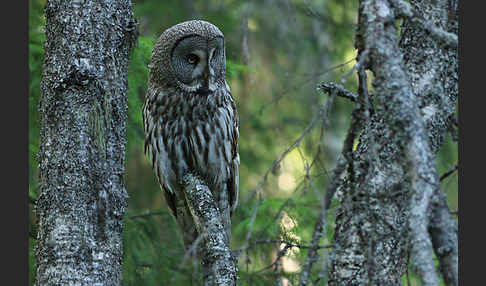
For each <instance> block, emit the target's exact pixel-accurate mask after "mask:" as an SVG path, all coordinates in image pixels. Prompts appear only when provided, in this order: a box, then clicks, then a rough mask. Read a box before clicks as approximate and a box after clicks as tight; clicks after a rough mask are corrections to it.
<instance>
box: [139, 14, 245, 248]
mask: <svg viewBox="0 0 486 286" xmlns="http://www.w3.org/2000/svg"><path fill="white" fill-rule="evenodd" d="M181 31H182V32H181ZM193 35H195V36H196V38H195V44H194V45H195V46H196V47H197V49H198V50H197V51H199V50H203V49H205V47H206V44H205V43H207V49H208V51H207V53H206V51H204V52H197V53H196V54H197V55H201V61H203V60H206V61H207V66H206V65H203V63H201V70H205V71H206V72H207V75H206V76H207V77H205V76H202V75H199V74H197V70H198V69H199V68H198V67H196V66H195V65H194V67H193V70H194V71H193V70H191V73H190V77H191V79H190V81H189V82H188V81H186V82H183V81H182V80H180V77H181V76H180V75H178V71H177V70H176V68H174V67H173V65H180V64H181V63H179V62H177V63H174V62H173V61H174V59H173V57H171V56H170V55H171V54H173V53H174V49H175V48H176V47H177V46H178V43H179V42H181V39H186V38H188V37H192V36H193ZM215 37H216V38H218V40H214V38H215ZM219 38H222V33H221V32H220V31H219V30H218V29H217V28H216V27H215V26H213V25H212V24H210V23H208V22H204V21H190V22H184V23H181V24H178V25H176V26H173V27H172V28H170V29H168V30H166V31H165V32H164V33H163V34H162V36H161V37H160V38H159V40H158V41H157V43H156V45H155V47H154V51H153V54H152V59H151V64H150V69H151V70H150V79H149V87H148V90H147V94H146V99H145V103H144V106H143V121H144V131H145V153H146V154H147V155H148V156H149V157H150V160H151V162H152V167H153V169H154V171H155V174H156V176H157V179H158V181H159V183H160V185H161V188H162V190H163V192H164V194H165V197H166V201H167V204H168V205H169V207H170V209H171V210H172V213H173V215H174V216H175V217H176V220H177V222H178V224H179V226H180V227H181V230H182V234H183V237H184V245H185V247H186V248H188V247H189V246H190V245H191V244H192V242H193V241H194V240H195V239H196V237H197V235H198V234H197V232H196V229H195V226H194V223H193V221H192V218H191V216H190V213H189V210H188V208H187V205H186V203H185V199H184V197H183V194H182V185H181V180H182V178H183V176H184V175H185V174H186V173H187V172H191V173H193V174H195V175H198V176H200V177H201V178H202V179H204V181H205V182H206V183H207V184H208V187H209V188H210V189H211V191H212V193H213V196H214V198H215V201H216V203H217V205H218V208H219V210H220V212H221V216H222V219H223V224H224V226H225V228H226V231H227V233H228V239H229V233H230V216H231V212H232V211H233V210H234V209H235V207H236V204H237V200H238V165H239V155H238V136H239V133H238V114H237V111H236V105H235V103H234V101H233V98H232V96H231V93H230V90H229V86H228V84H227V83H226V80H225V67H224V66H222V67H221V66H218V67H215V65H224V64H225V55H224V46H223V47H219V45H220V42H219V41H220V40H219ZM201 39H203V40H201ZM189 41H191V40H189ZM221 42H222V41H221ZM211 43H212V44H211ZM184 45H186V44H184ZM187 45H191V43H190V42H188V44H187ZM220 50H222V52H221V51H220ZM218 51H220V53H221V54H218ZM184 52H185V51H184ZM191 53H194V51H193V52H191ZM206 55H207V56H206ZM205 56H206V57H207V58H208V59H205ZM213 56H214V57H221V58H220V59H214V60H213V58H212V57H213ZM183 64H186V63H183ZM198 66H199V64H198ZM208 77H209V78H208Z"/></svg>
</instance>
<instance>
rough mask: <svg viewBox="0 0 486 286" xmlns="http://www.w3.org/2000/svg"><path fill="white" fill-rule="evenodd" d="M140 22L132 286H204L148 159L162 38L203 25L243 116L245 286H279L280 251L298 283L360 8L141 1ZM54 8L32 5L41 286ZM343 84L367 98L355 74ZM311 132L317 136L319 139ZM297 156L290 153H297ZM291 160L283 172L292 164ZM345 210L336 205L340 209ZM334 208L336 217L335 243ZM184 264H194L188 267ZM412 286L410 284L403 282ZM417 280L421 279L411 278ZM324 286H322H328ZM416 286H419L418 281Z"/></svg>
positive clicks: (132, 77)
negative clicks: (45, 119)
mask: <svg viewBox="0 0 486 286" xmlns="http://www.w3.org/2000/svg"><path fill="white" fill-rule="evenodd" d="M132 3H133V11H134V13H135V17H136V19H137V21H138V23H139V33H140V34H139V38H138V45H137V47H136V48H135V50H134V52H133V54H132V57H131V64H130V67H129V70H128V88H129V93H128V104H129V107H128V108H129V119H128V122H127V137H128V143H127V153H126V158H127V160H126V162H127V165H126V186H127V191H128V193H129V196H130V197H129V198H128V210H127V213H126V218H125V231H124V257H123V271H124V273H123V279H124V285H199V281H200V280H199V279H200V277H199V276H198V275H197V269H198V266H197V265H194V264H191V263H190V262H188V261H187V260H185V259H184V251H183V245H182V241H181V238H180V235H179V232H178V231H177V228H176V224H175V221H174V219H173V218H172V217H171V215H170V214H169V212H168V209H167V206H166V204H165V200H164V198H163V194H162V192H161V191H160V188H159V186H158V184H157V182H156V179H155V176H154V173H153V171H152V169H151V166H150V164H149V161H148V160H147V158H146V157H145V155H144V154H143V127H142V116H141V107H142V104H143V100H144V97H145V91H146V88H147V80H148V68H147V64H148V62H149V58H150V55H151V51H152V46H153V43H154V42H155V40H156V39H157V38H158V36H159V35H160V34H161V33H162V32H163V31H164V30H165V29H167V28H169V27H170V26H172V25H174V24H177V23H179V22H182V21H185V20H189V19H204V20H207V21H210V22H212V23H213V24H215V25H216V26H218V27H219V28H220V29H221V31H222V32H223V33H224V35H225V39H226V55H227V70H228V74H227V80H228V83H229V85H230V87H231V91H232V94H233V97H234V99H235V101H236V103H237V106H238V111H239V116H240V141H239V142H240V158H241V166H240V199H239V205H238V208H237V210H236V212H235V213H234V215H233V217H232V241H231V247H232V249H234V250H236V249H241V250H242V251H241V255H240V257H239V265H238V266H239V277H240V279H239V282H238V285H273V284H275V279H274V275H275V271H276V270H275V267H274V266H275V265H272V263H273V262H274V261H275V259H276V257H277V256H278V255H280V254H281V253H282V252H280V253H279V251H280V250H281V247H282V245H281V243H279V241H286V242H291V243H294V244H296V245H299V246H300V247H291V248H290V249H288V251H286V252H285V256H283V257H282V259H281V260H280V262H281V265H280V267H279V268H278V273H279V275H281V276H282V277H284V285H296V283H295V281H298V277H299V274H300V270H301V267H302V263H303V261H304V259H305V256H306V253H307V251H306V249H305V245H308V244H309V241H310V240H311V237H312V232H313V229H314V224H315V222H316V220H317V216H318V214H319V210H320V200H321V198H322V196H323V195H324V194H325V191H326V186H327V184H328V180H329V176H330V174H331V173H332V170H333V168H334V166H335V164H336V159H337V155H338V154H340V151H341V148H342V144H343V141H344V136H345V134H346V131H347V129H348V127H349V121H350V118H351V111H352V107H353V105H352V102H350V101H349V100H347V99H344V98H339V97H338V98H336V100H335V101H334V104H333V106H332V110H331V114H330V118H329V124H328V125H327V126H325V127H324V126H317V127H316V128H313V129H311V130H310V131H309V130H306V127H307V126H309V124H310V123H311V120H312V119H313V118H314V117H315V116H316V114H317V112H318V109H319V106H320V105H322V103H325V102H326V101H327V100H328V96H327V95H326V94H324V93H322V92H320V91H318V90H317V86H318V84H319V83H322V82H330V81H333V82H339V81H340V80H341V79H342V78H343V76H344V75H345V74H346V73H347V72H348V71H349V70H350V69H351V68H352V67H353V65H354V64H355V63H356V61H355V60H354V59H355V57H356V50H355V48H354V35H355V28H356V22H357V8H358V7H357V1H340V0H307V1H306V0H264V1H256V0H255V1H236V0H204V1H203V0H200V1H191V0H183V1H179V0H167V1H156V0H136V1H135V0H132ZM44 5H45V0H29V76H30V89H29V155H30V157H29V158H30V160H29V178H28V180H29V200H30V202H31V203H30V209H29V212H30V226H29V227H30V229H29V233H30V235H29V245H30V248H29V263H30V266H29V267H30V281H31V285H33V283H34V277H35V258H34V253H35V251H34V249H35V245H36V233H37V231H36V229H35V228H36V220H35V200H36V195H37V174H38V171H37V166H38V162H37V152H38V149H39V114H38V110H37V108H38V102H39V97H40V85H39V84H40V80H41V72H42V64H43V43H44V41H45V35H44V25H45V17H44V10H43V7H44ZM344 86H345V87H346V88H347V89H349V90H351V91H356V89H357V77H356V75H355V74H354V73H353V74H350V76H349V77H347V78H346V81H345V84H344ZM306 131H309V132H308V133H307V132H306ZM287 151H290V152H287ZM282 155H283V156H284V157H282V158H283V160H282V161H281V162H280V164H277V166H275V167H274V162H275V160H276V159H278V158H280V157H281V156H282ZM457 161H458V159H457V143H456V142H454V141H453V140H452V138H451V136H450V135H448V137H447V142H446V143H445V144H444V146H443V147H442V149H441V151H440V152H439V155H438V157H437V168H438V171H439V174H443V173H445V172H447V171H448V170H451V169H452V168H453V167H454V166H455V165H456V164H457ZM457 181H458V180H457V172H456V173H454V174H453V175H451V176H448V177H447V178H446V179H445V180H443V181H442V188H443V190H444V191H445V192H447V197H448V203H449V207H450V209H451V210H457V197H458V194H457V193H458V183H457ZM334 204H335V202H334ZM334 204H333V205H331V208H330V211H329V213H328V214H329V215H328V218H327V219H328V224H327V226H328V228H327V230H326V233H327V236H326V238H325V239H323V241H321V245H323V246H326V245H331V244H332V241H333V239H332V235H333V226H334V225H333V221H334V210H335V207H334ZM331 250H332V248H322V249H321V250H320V253H321V255H320V257H321V260H320V261H318V262H317V263H316V264H315V266H314V270H313V272H312V276H311V281H313V280H315V279H316V277H317V276H318V273H319V272H320V271H321V270H322V269H325V267H326V258H327V257H328V254H329V252H330V251H331ZM184 262H185V263H184ZM404 279H405V278H404ZM409 279H411V280H412V282H413V281H415V278H414V275H413V274H411V276H410V277H409ZM322 283H323V281H322V280H321V281H320V282H319V285H324V284H325V283H324V284H322ZM413 285H417V284H415V283H413Z"/></svg>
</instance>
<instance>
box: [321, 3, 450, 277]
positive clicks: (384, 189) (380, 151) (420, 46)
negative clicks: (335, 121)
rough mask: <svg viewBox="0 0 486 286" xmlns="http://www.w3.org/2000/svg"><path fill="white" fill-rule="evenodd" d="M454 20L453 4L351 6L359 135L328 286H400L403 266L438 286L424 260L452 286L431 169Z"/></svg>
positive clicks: (441, 206)
mask: <svg viewBox="0 0 486 286" xmlns="http://www.w3.org/2000/svg"><path fill="white" fill-rule="evenodd" d="M399 17H402V18H404V22H403V25H402V31H401V35H398V31H397V25H396V20H397V19H398V18H399ZM457 20H458V19H457V1H454V0H438V1H433V0H411V1H410V2H405V1H402V0H362V1H360V8H359V19H358V31H357V37H356V46H357V48H358V50H359V59H360V62H362V66H361V67H358V70H359V78H360V92H359V97H360V101H359V103H358V104H359V105H360V106H358V107H357V108H361V110H362V112H361V113H360V114H361V117H360V120H361V122H363V129H362V131H361V135H360V137H359V144H358V146H357V148H356V150H355V151H354V152H353V153H352V155H351V159H350V160H349V161H348V166H347V170H346V171H347V172H346V173H345V175H344V177H343V180H342V184H341V185H340V186H339V188H338V193H337V195H338V198H339V200H340V203H341V204H340V206H339V210H338V213H337V218H336V229H335V235H334V242H335V251H334V253H333V256H332V258H331V269H330V279H329V285H401V284H402V276H403V275H404V274H405V272H406V269H407V267H408V266H409V263H411V262H410V261H413V262H414V265H415V268H414V269H415V270H416V272H417V273H418V274H419V275H420V277H421V279H422V285H438V283H439V278H438V274H437V271H436V269H435V267H434V254H435V255H436V256H437V257H439V262H440V264H441V270H442V275H443V277H444V281H445V282H446V284H447V285H458V282H457V232H456V224H455V222H454V221H453V219H452V218H451V216H450V215H449V211H448V209H447V204H446V203H445V198H444V194H443V193H442V191H441V189H440V182H439V179H438V175H437V171H436V166H435V155H436V153H437V151H438V150H439V148H440V146H441V145H442V143H443V142H444V138H445V134H446V132H447V130H448V128H449V127H450V126H451V124H453V122H454V118H455V110H456V102H457V97H458V89H457V85H458V82H457V80H458V69H457ZM364 69H369V70H371V71H372V72H373V75H374V77H375V78H374V81H373V87H374V91H373V95H372V96H371V95H370V96H371V98H367V97H368V93H367V92H366V90H367V86H366V74H365V73H364Z"/></svg>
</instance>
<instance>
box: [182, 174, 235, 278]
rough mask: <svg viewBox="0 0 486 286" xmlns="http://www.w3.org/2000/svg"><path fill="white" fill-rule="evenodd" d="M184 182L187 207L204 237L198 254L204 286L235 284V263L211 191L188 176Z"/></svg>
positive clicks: (200, 182)
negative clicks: (202, 269) (203, 275)
mask: <svg viewBox="0 0 486 286" xmlns="http://www.w3.org/2000/svg"><path fill="white" fill-rule="evenodd" d="M183 181H184V194H185V197H186V202H187V205H188V207H189V210H190V211H191V214H192V216H193V219H194V222H195V225H196V229H197V232H198V233H199V234H200V235H202V236H203V238H202V241H201V243H200V254H201V262H202V265H203V268H204V269H205V272H204V273H205V277H204V285H205V286H206V285H208V286H213V285H236V272H237V268H236V264H235V261H234V259H233V257H232V256H231V251H230V247H229V241H228V238H227V236H226V232H225V231H224V228H223V223H222V221H221V216H220V213H219V210H218V208H217V207H216V203H215V202H214V199H213V195H212V193H211V190H210V189H209V188H208V186H206V184H205V183H204V182H203V181H202V180H201V179H199V178H198V177H196V176H194V175H193V174H191V173H189V174H186V175H185V176H184V179H183Z"/></svg>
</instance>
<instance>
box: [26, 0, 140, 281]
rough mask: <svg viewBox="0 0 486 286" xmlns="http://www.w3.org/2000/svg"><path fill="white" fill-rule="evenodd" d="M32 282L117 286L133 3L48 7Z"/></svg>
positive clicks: (79, 0) (55, 3) (95, 1)
mask: <svg viewBox="0 0 486 286" xmlns="http://www.w3.org/2000/svg"><path fill="white" fill-rule="evenodd" d="M45 16H46V43H45V59H44V67H43V75H42V82H41V94H42V96H41V100H40V106H39V112H40V116H41V122H40V126H41V130H40V151H39V155H38V158H39V188H40V191H39V196H38V199H37V203H36V214H37V218H38V233H37V239H38V246H37V249H36V256H37V260H36V262H37V263H36V267H37V272H36V285H43V286H44V285H120V282H121V279H122V275H121V265H122V230H123V217H124V214H125V208H126V198H127V192H126V189H125V183H124V181H123V180H124V179H123V177H124V172H125V166H124V164H125V145H126V137H125V132H126V126H125V121H126V118H127V97H126V94H127V78H126V75H127V68H128V61H129V57H130V52H131V50H132V48H133V45H134V43H135V40H136V36H137V33H136V21H135V19H134V17H133V13H132V11H131V3H130V1H129V0H116V1H107V0H73V1H62V0H48V1H47V3H46V6H45Z"/></svg>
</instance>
